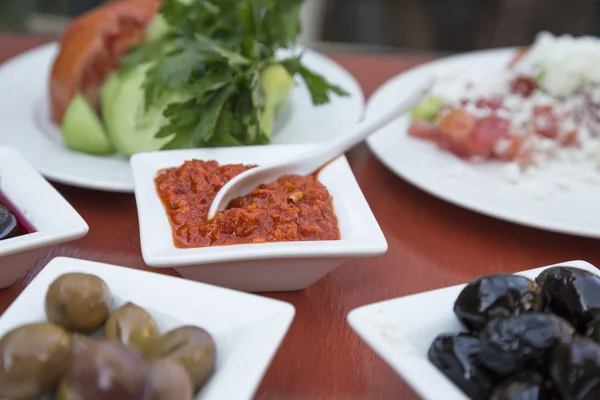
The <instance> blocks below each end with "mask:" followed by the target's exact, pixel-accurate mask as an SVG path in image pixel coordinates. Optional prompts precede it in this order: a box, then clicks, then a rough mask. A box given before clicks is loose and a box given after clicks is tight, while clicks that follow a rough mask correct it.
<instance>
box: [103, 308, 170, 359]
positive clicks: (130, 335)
mask: <svg viewBox="0 0 600 400" xmlns="http://www.w3.org/2000/svg"><path fill="white" fill-rule="evenodd" d="M157 336H158V329H157V327H156V322H154V319H152V316H151V315H150V314H148V312H147V311H146V310H144V309H143V308H141V307H138V306H136V305H135V304H133V303H127V304H125V305H124V306H122V307H120V308H118V309H117V310H115V311H114V312H113V313H112V314H111V315H110V317H108V320H107V321H106V324H105V325H104V337H105V338H106V339H113V340H119V341H121V342H123V343H124V344H126V345H127V346H129V347H131V348H132V349H133V350H135V351H137V352H138V353H140V354H141V355H143V356H145V355H147V354H148V351H149V350H150V347H151V346H152V343H153V342H154V340H155V339H156V337H157Z"/></svg>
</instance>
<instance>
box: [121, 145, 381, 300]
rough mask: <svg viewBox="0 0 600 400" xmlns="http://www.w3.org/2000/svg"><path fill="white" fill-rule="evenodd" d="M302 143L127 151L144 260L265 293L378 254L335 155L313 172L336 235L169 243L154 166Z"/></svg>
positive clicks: (363, 204)
mask: <svg viewBox="0 0 600 400" xmlns="http://www.w3.org/2000/svg"><path fill="white" fill-rule="evenodd" d="M310 149H311V146H309V145H279V146H277V145H274V146H253V147H246V148H243V147H222V148H210V149H192V150H172V151H161V152H154V153H142V154H136V155H134V156H133V157H132V158H131V165H132V168H133V174H134V177H135V198H136V203H137V207H138V218H139V222H140V242H141V247H142V256H143V257H144V261H145V263H146V264H147V265H149V266H151V267H156V268H165V267H172V268H176V269H177V271H178V272H179V273H180V274H181V275H182V276H183V277H185V278H188V279H193V280H198V281H201V282H207V283H211V284H214V285H219V286H225V287H229V288H233V289H237V290H244V291H249V292H273V291H289V290H301V289H304V288H306V287H308V286H310V285H312V284H313V283H314V282H316V281H317V280H319V279H321V278H322V277H323V276H325V275H326V274H328V273H329V272H331V271H332V270H333V269H334V268H336V267H337V266H338V265H340V264H342V263H343V262H344V261H345V260H347V259H349V258H359V257H375V256H378V255H381V254H383V253H385V252H386V251H387V242H386V240H385V237H384V236H383V232H382V231H381V228H380V227H379V224H378V223H377V220H376V219H375V216H374V215H373V212H372V211H371V209H370V208H369V204H368V203H367V201H366V199H365V197H364V195H363V193H362V192H361V190H360V187H359V186H358V183H357V182H356V179H355V178H354V175H353V174H352V170H351V169H350V165H348V161H347V160H346V158H345V157H343V156H342V157H340V158H338V159H336V160H335V161H333V162H331V163H330V164H328V165H327V166H326V167H325V168H323V169H322V170H321V172H319V181H320V182H321V183H323V185H325V186H326V187H327V189H328V190H329V193H330V194H331V196H332V197H333V208H334V210H335V214H336V216H337V218H338V225H339V228H340V236H341V239H340V240H321V241H310V240H308V241H298V242H276V243H273V242H271V243H252V244H239V245H231V246H211V247H201V248H188V249H182V248H177V247H175V245H174V243H173V235H172V230H171V225H170V223H169V219H168V217H167V214H166V212H165V209H164V206H163V204H162V202H161V200H160V198H159V197H158V194H157V193H156V185H155V183H154V178H155V177H156V174H157V173H158V171H160V170H162V169H164V168H170V167H178V166H180V165H182V164H183V163H184V161H186V160H191V159H198V160H216V161H218V162H219V163H221V164H231V163H244V164H264V163H274V162H277V161H280V160H284V159H286V158H289V157H293V156H294V155H295V154H298V153H300V152H302V151H310Z"/></svg>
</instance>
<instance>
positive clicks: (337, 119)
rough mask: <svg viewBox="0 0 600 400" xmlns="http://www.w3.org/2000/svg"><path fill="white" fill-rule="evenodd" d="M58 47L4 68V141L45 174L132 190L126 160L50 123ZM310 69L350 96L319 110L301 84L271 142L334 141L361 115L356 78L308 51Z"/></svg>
mask: <svg viewBox="0 0 600 400" xmlns="http://www.w3.org/2000/svg"><path fill="white" fill-rule="evenodd" d="M56 50H57V46H56V44H55V43H51V44H48V45H45V46H41V47H39V48H37V49H34V50H31V51H28V52H26V53H23V54H21V55H19V56H18V57H15V58H13V59H12V60H10V61H8V62H6V63H5V64H4V65H2V66H1V67H0V121H2V129H1V130H0V143H2V144H5V145H11V146H14V147H16V148H17V149H19V151H21V153H22V154H23V156H24V157H25V158H26V159H27V160H28V161H29V162H30V163H31V164H32V165H33V166H34V167H35V168H36V169H38V171H40V172H41V173H42V174H43V175H44V176H46V177H47V178H48V179H51V180H53V181H56V182H61V183H65V184H69V185H73V186H80V187H85V188H90V189H98V190H106V191H115V192H133V177H132V175H131V170H130V169H129V164H128V163H127V160H126V159H125V158H123V157H120V156H112V157H99V156H93V155H89V154H84V153H79V152H74V151H70V150H68V149H67V148H66V147H65V146H64V145H63V143H62V139H61V136H60V132H59V130H58V128H57V127H56V126H55V125H54V124H53V123H52V122H51V121H50V119H49V101H48V86H49V84H48V77H49V74H50V68H51V66H52V62H53V60H54V57H55V55H56ZM303 60H304V62H305V63H306V65H307V66H308V67H309V68H311V69H313V70H315V71H316V72H318V73H320V74H322V75H324V76H325V77H326V78H327V79H328V80H329V81H330V82H332V83H335V84H337V85H340V86H341V87H343V88H344V89H345V90H346V91H348V92H349V93H350V96H349V97H338V96H335V95H334V96H332V98H331V99H332V101H331V103H329V104H326V105H323V106H319V107H315V106H313V105H312V101H311V99H310V95H309V92H308V89H307V88H306V85H305V84H304V83H303V82H297V85H296V87H295V88H294V90H293V91H292V94H291V96H290V99H289V102H288V104H287V106H286V107H284V109H283V110H282V112H281V113H280V116H279V117H278V121H276V127H275V132H274V134H273V140H272V142H273V143H276V144H278V143H320V142H325V141H328V140H331V139H333V138H335V137H338V136H339V135H343V134H344V133H345V131H346V130H347V129H348V128H350V127H351V126H353V125H354V124H355V123H356V122H357V121H358V119H359V118H360V117H361V113H362V111H363V105H364V98H363V94H362V90H361V88H360V85H359V84H358V83H357V82H356V80H355V79H354V77H353V76H352V75H351V74H350V73H349V72H348V71H346V70H345V69H344V68H342V67H341V66H340V65H338V64H337V63H335V62H334V61H333V60H331V59H329V58H327V57H326V56H324V55H321V54H319V53H316V52H314V51H311V50H306V53H305V55H304V58H303Z"/></svg>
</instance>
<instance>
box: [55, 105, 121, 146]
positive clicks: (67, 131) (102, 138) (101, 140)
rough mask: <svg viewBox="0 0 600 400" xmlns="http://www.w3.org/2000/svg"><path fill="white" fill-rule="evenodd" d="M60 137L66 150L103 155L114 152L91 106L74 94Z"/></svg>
mask: <svg viewBox="0 0 600 400" xmlns="http://www.w3.org/2000/svg"><path fill="white" fill-rule="evenodd" d="M61 133H62V137H63V139H64V141H65V144H66V145H67V147H68V148H70V149H72V150H76V151H82V152H85V153H90V154H98V155H105V154H111V153H113V152H114V151H115V149H114V147H113V146H112V144H111V143H110V141H109V140H108V137H107V135H106V132H105V131H104V127H103V126H102V122H101V121H100V118H98V115H96V112H95V111H94V109H93V108H92V106H91V105H90V104H89V103H88V101H87V100H86V99H85V98H84V97H83V96H82V95H81V94H79V93H78V94H76V95H75V97H74V98H73V100H71V103H70V104H69V107H68V108H67V112H66V113H65V116H64V118H63V122H62V126H61Z"/></svg>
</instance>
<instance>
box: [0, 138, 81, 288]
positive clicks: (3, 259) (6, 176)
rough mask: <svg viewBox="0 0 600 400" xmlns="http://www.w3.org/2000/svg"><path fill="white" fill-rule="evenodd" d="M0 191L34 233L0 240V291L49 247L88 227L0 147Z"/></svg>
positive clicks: (22, 161)
mask: <svg viewBox="0 0 600 400" xmlns="http://www.w3.org/2000/svg"><path fill="white" fill-rule="evenodd" d="M0 191H1V192H2V193H3V194H4V196H5V197H6V198H7V199H8V200H9V201H10V202H11V203H12V205H13V206H14V208H16V211H19V212H20V213H21V215H22V216H23V217H24V218H25V219H26V220H27V221H28V222H29V223H30V224H31V225H33V227H34V228H35V232H33V233H30V234H27V235H23V236H18V237H14V238H10V239H5V240H0V288H5V287H8V286H10V285H12V284H13V283H14V282H15V281H16V280H17V279H18V278H19V276H21V274H22V273H24V272H25V271H27V270H28V269H30V268H31V267H32V266H33V264H34V263H35V262H36V261H37V260H38V258H40V257H41V256H42V255H44V253H45V252H46V251H47V250H48V248H49V247H51V246H53V245H56V244H59V243H65V242H69V241H71V240H75V239H79V238H80V237H83V236H85V234H86V233H87V232H88V226H87V224H86V223H85V221H84V220H83V218H81V216H80V215H79V214H78V213H77V211H75V209H74V208H73V207H72V206H71V205H70V204H69V203H68V202H67V201H66V200H65V199H64V197H62V196H61V195H60V193H58V191H56V189H54V187H52V185H50V183H48V181H46V180H45V179H44V178H43V177H42V176H41V175H40V174H39V173H38V172H37V171H36V170H35V169H34V168H33V167H32V166H31V165H29V164H28V163H27V161H25V159H24V158H23V157H22V156H21V155H20V154H19V152H17V151H16V150H15V149H13V148H12V147H0Z"/></svg>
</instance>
